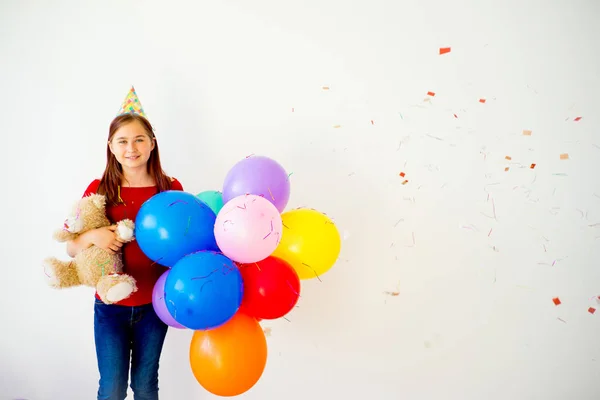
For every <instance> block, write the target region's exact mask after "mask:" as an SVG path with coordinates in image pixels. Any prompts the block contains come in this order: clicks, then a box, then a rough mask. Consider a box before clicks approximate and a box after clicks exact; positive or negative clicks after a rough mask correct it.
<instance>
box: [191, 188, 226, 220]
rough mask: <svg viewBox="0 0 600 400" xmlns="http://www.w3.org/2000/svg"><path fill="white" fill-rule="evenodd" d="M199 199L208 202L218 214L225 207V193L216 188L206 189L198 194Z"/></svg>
mask: <svg viewBox="0 0 600 400" xmlns="http://www.w3.org/2000/svg"><path fill="white" fill-rule="evenodd" d="M196 197H197V198H198V199H200V200H201V201H203V202H204V203H206V205H207V206H209V207H210V209H211V210H213V212H214V213H215V215H217V214H218V213H219V211H221V208H223V193H221V192H218V191H216V190H205V191H204V192H201V193H198V194H197V195H196Z"/></svg>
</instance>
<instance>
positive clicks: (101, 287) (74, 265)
mask: <svg viewBox="0 0 600 400" xmlns="http://www.w3.org/2000/svg"><path fill="white" fill-rule="evenodd" d="M109 225H110V221H109V220H108V218H107V217H106V198H105V197H104V196H103V195H99V194H92V195H90V196H86V197H83V198H82V199H81V200H79V201H78V202H77V203H76V204H75V206H74V207H73V213H72V214H71V216H70V217H69V218H67V219H66V220H65V223H64V226H63V228H62V229H60V230H57V231H56V232H55V233H54V239H55V240H57V241H58V242H67V241H69V240H73V239H75V238H76V237H77V236H78V235H81V234H82V233H84V232H86V231H88V230H90V229H96V228H101V227H104V226H109ZM116 233H117V236H118V237H120V239H122V240H123V241H125V242H130V241H132V240H134V235H133V233H134V223H133V221H131V220H129V219H124V220H122V221H119V222H118V224H117V230H116ZM44 265H45V270H46V274H47V275H48V276H49V277H50V282H49V283H50V285H51V286H52V287H55V288H67V287H73V286H80V285H84V286H90V287H95V288H96V291H97V292H98V295H99V296H100V298H101V299H102V301H103V302H104V303H106V304H112V303H116V302H118V301H121V300H123V299H126V298H127V297H129V296H130V295H131V294H132V293H133V292H135V291H137V286H136V282H135V279H134V278H133V277H131V276H129V275H127V274H124V273H123V261H122V259H121V255H120V254H110V253H109V252H108V251H106V250H103V249H101V248H99V247H96V246H94V245H92V246H91V247H88V248H87V249H85V250H82V251H81V252H79V254H77V255H76V256H75V258H73V259H71V260H70V261H61V260H58V259H57V258H55V257H49V258H47V259H46V260H44Z"/></svg>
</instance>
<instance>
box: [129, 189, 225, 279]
mask: <svg viewBox="0 0 600 400" xmlns="http://www.w3.org/2000/svg"><path fill="white" fill-rule="evenodd" d="M216 217H217V216H216V215H215V213H214V212H213V211H212V210H211V209H210V207H209V206H208V205H206V204H205V203H204V202H202V201H200V200H199V199H198V198H197V197H196V196H194V195H193V194H191V193H187V192H183V191H180V190H168V191H165V192H161V193H158V194H156V195H154V196H152V197H151V198H149V199H148V200H147V201H146V202H144V204H142V206H141V207H140V210H139V211H138V213H137V216H136V218H135V237H136V240H137V242H138V244H139V246H140V249H141V250H142V251H143V252H144V254H145V255H146V256H147V257H148V258H149V259H151V260H152V261H154V262H156V263H158V264H161V265H164V266H166V267H173V266H174V265H175V263H177V261H179V260H180V259H181V258H183V257H184V256H186V255H188V254H191V253H194V252H197V251H202V250H210V251H217V250H219V247H218V246H217V241H216V240H215V232H214V227H215V219H216Z"/></svg>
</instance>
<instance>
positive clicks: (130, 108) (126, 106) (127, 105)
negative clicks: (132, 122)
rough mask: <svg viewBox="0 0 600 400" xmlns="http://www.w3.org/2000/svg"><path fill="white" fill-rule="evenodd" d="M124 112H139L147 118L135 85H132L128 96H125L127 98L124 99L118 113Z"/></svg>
mask: <svg viewBox="0 0 600 400" xmlns="http://www.w3.org/2000/svg"><path fill="white" fill-rule="evenodd" d="M123 114H139V115H141V116H142V117H144V118H146V113H145V112H144V108H143V107H142V103H140V99H139V98H138V95H137V93H136V92H135V89H134V87H133V86H132V87H131V89H129V93H127V96H125V100H123V104H122V105H121V109H120V110H119V112H118V113H117V115H123Z"/></svg>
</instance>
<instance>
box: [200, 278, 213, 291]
mask: <svg viewBox="0 0 600 400" xmlns="http://www.w3.org/2000/svg"><path fill="white" fill-rule="evenodd" d="M211 282H212V279H211V280H210V281H208V282H204V283H203V284H202V286H201V287H200V291H201V292H202V291H203V290H204V285H206V284H207V283H211Z"/></svg>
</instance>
